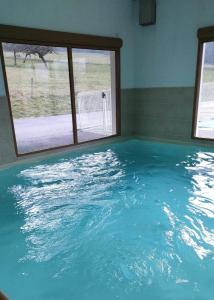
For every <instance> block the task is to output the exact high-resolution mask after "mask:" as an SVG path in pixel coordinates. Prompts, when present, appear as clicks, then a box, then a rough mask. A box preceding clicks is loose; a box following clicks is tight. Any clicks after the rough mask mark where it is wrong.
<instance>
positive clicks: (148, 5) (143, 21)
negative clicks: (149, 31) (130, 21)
mask: <svg viewBox="0 0 214 300" xmlns="http://www.w3.org/2000/svg"><path fill="white" fill-rule="evenodd" d="M139 2H140V3H139V7H140V16H139V19H140V25H142V26H148V25H153V24H155V23H156V0H139Z"/></svg>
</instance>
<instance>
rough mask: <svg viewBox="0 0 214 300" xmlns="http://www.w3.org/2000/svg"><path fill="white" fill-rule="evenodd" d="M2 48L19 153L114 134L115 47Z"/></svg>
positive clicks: (24, 46) (115, 132)
mask: <svg viewBox="0 0 214 300" xmlns="http://www.w3.org/2000/svg"><path fill="white" fill-rule="evenodd" d="M2 49H3V58H4V65H5V73H6V82H7V86H8V92H9V100H10V106H11V112H12V120H13V127H14V134H15V141H16V147H17V152H18V154H26V153H32V152H35V151H40V150H47V149H52V148H56V147H61V146H67V145H71V144H73V143H81V142H85V141H90V140H95V139H100V138H104V137H107V136H112V135H116V134H117V128H116V107H117V105H116V57H115V51H107V50H94V49H76V48H71V47H69V46H68V47H59V46H58V47H55V46H49V45H39V44H37V45H32V44H21V43H20V44H19V43H6V42H4V43H2ZM69 66H70V68H69ZM71 97H73V98H71Z"/></svg>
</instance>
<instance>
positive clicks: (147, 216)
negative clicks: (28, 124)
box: [0, 140, 214, 300]
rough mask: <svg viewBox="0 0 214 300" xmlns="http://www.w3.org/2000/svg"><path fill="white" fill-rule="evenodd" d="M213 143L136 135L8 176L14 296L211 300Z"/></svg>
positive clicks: (9, 270) (6, 229)
mask: <svg viewBox="0 0 214 300" xmlns="http://www.w3.org/2000/svg"><path fill="white" fill-rule="evenodd" d="M213 283H214V149H212V148H198V147H190V146H180V145H170V144H159V143H154V142H142V141H140V140H131V141H128V142H121V143H118V144H111V145H108V146H102V147H99V148H92V149H91V150H89V149H88V150H82V151H79V152H76V153H71V154H66V155H63V156H56V157H54V158H53V157H52V158H50V159H48V160H44V161H41V162H37V163H33V164H32V163H31V164H23V165H20V166H16V167H13V168H10V169H7V170H3V171H1V172H0V289H2V290H4V291H5V292H6V293H7V294H8V296H10V298H11V299H12V300H13V299H14V300H29V299H31V300H38V299H39V300H43V299H44V300H57V299H62V300H71V299H72V300H85V299H93V300H100V299H102V300H113V299H121V300H140V299H148V300H150V299H151V300H154V299H160V300H163V299H173V300H180V299H182V300H183V299H188V300H193V299H194V300H195V299H197V300H199V299H203V300H211V299H213V294H214V284H213Z"/></svg>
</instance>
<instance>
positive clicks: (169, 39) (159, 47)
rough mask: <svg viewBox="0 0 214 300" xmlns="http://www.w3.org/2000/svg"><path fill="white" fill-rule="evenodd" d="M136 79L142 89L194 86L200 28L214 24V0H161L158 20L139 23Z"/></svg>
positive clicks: (158, 0) (158, 5)
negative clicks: (140, 24) (146, 24)
mask: <svg viewBox="0 0 214 300" xmlns="http://www.w3.org/2000/svg"><path fill="white" fill-rule="evenodd" d="M137 2H138V1H136V2H135V6H136V7H135V11H136V18H135V23H136V29H135V32H136V43H135V49H136V52H135V58H136V59H135V68H134V70H135V78H134V84H135V87H138V88H142V87H145V88H149V87H192V86H194V80H195V69H196V55H197V36H196V34H197V30H198V28H200V27H204V26H211V25H214V1H213V0H157V23H156V25H153V26H148V27H140V26H137V22H138V20H137Z"/></svg>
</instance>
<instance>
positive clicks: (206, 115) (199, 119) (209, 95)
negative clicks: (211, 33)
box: [195, 42, 214, 139]
mask: <svg viewBox="0 0 214 300" xmlns="http://www.w3.org/2000/svg"><path fill="white" fill-rule="evenodd" d="M198 89H199V93H198V100H197V101H198V103H197V116H196V128H195V136H196V137H198V138H207V139H214V42H207V43H203V50H202V60H201V74H200V86H199V87H198Z"/></svg>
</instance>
